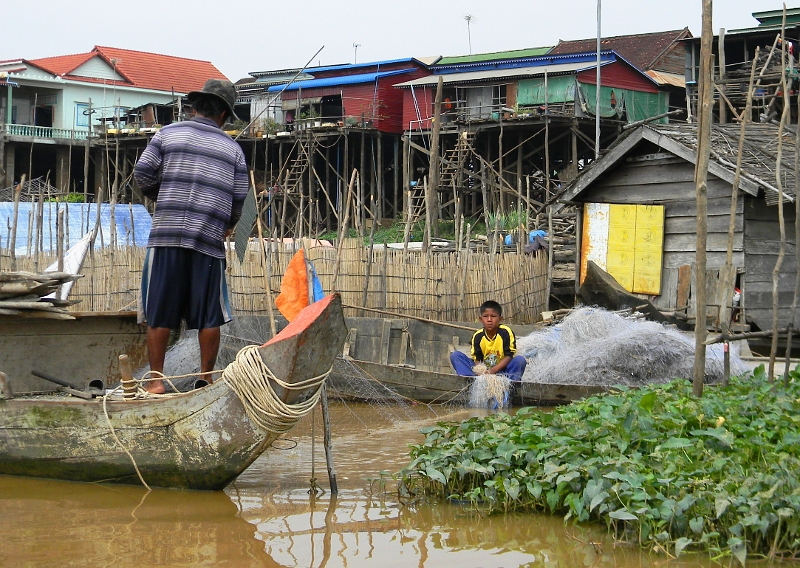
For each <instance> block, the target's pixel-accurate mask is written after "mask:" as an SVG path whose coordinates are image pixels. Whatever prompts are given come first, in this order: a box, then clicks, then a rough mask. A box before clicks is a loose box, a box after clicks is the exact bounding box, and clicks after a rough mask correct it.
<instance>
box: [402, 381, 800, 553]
mask: <svg viewBox="0 0 800 568" xmlns="http://www.w3.org/2000/svg"><path fill="white" fill-rule="evenodd" d="M790 375H791V377H790V378H791V380H790V381H789V384H788V386H786V385H784V384H783V383H782V382H780V383H774V382H769V381H767V379H766V376H765V373H764V370H763V367H760V368H759V369H756V371H755V372H754V373H753V375H752V376H747V377H741V378H737V379H734V380H732V381H731V384H730V386H727V387H722V386H714V387H710V388H708V389H707V390H706V392H705V393H704V395H703V397H702V398H699V399H698V398H694V397H693V396H692V394H691V393H692V385H691V383H690V382H689V381H685V380H676V381H673V382H671V383H669V384H666V385H652V386H649V387H644V388H638V389H633V390H620V391H619V392H614V393H609V394H605V395H601V396H596V397H592V398H589V399H586V400H584V401H581V402H577V403H572V404H570V405H567V406H563V407H559V408H557V409H555V410H553V411H552V412H543V411H540V410H537V409H534V408H524V409H521V410H520V411H519V412H518V413H517V414H516V415H515V416H509V415H507V414H503V413H500V414H496V415H493V416H489V417H487V418H473V419H470V420H467V421H465V422H460V423H440V424H439V425H437V426H433V427H430V428H427V429H426V430H423V432H424V433H426V435H427V439H426V440H425V442H424V443H423V444H420V445H415V446H412V450H411V458H412V460H413V461H412V462H411V463H410V464H409V465H408V466H406V468H405V469H404V470H403V471H402V472H401V475H402V479H403V485H402V490H403V491H406V492H408V493H409V494H411V495H414V496H433V497H439V498H451V499H457V500H463V501H468V502H470V503H472V504H473V506H475V507H478V508H481V509H483V510H486V511H489V512H504V511H510V510H524V511H531V512H546V513H558V514H564V515H565V520H570V519H571V520H575V521H603V522H605V523H606V525H607V526H608V527H609V529H610V530H612V531H614V532H615V533H616V535H617V536H619V537H620V538H623V539H625V540H628V541H632V542H638V543H639V544H640V545H642V546H644V547H647V548H650V549H653V550H655V551H658V552H664V553H667V554H670V555H675V556H680V555H681V554H682V553H685V552H687V551H707V552H708V553H710V554H711V555H712V556H713V557H715V558H722V557H724V556H732V557H734V558H736V559H737V560H738V561H739V562H740V563H741V564H744V563H745V560H746V558H747V556H748V555H752V556H764V557H770V558H775V557H784V558H789V557H792V558H796V557H797V556H798V555H800V533H799V532H798V525H799V524H800V479H798V474H800V385H798V379H800V372H798V370H797V369H796V370H795V371H793V372H792V373H790Z"/></svg>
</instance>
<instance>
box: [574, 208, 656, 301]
mask: <svg viewBox="0 0 800 568" xmlns="http://www.w3.org/2000/svg"><path fill="white" fill-rule="evenodd" d="M583 219H584V222H583V234H582V237H581V239H582V243H585V244H582V245H581V248H583V249H584V250H585V251H586V252H585V253H584V254H582V255H581V282H583V278H584V277H585V276H586V265H587V261H589V260H591V261H592V262H594V263H595V264H597V265H598V266H599V267H600V268H602V269H603V270H605V271H606V272H608V273H609V274H610V275H611V276H613V277H614V279H615V280H616V281H617V282H619V284H620V286H622V287H623V288H625V289H626V290H627V291H628V292H633V293H634V294H649V295H659V294H661V264H662V256H663V250H664V206H663V205H610V204H607V203H587V204H585V205H584V209H583Z"/></svg>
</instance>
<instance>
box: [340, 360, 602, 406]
mask: <svg viewBox="0 0 800 568" xmlns="http://www.w3.org/2000/svg"><path fill="white" fill-rule="evenodd" d="M354 378H355V380H354ZM364 381H369V383H364ZM370 383H371V384H370ZM471 384H472V379H471V378H470V377H460V376H458V375H454V374H447V373H438V372H434V371H423V370H419V369H410V368H404V367H395V366H392V365H382V364H379V363H372V362H369V361H357V360H345V359H342V358H340V359H337V361H336V363H335V364H334V367H333V371H332V373H331V378H330V382H329V388H330V391H331V394H332V396H336V397H339V398H341V399H343V400H348V401H354V402H382V403H385V402H395V403H397V402H417V403H421V404H446V403H459V404H466V403H467V402H468V401H469V398H470V394H469V387H470V385H471ZM607 390H608V389H607V388H606V387H603V386H591V385H566V384H546V383H528V382H523V383H514V390H513V392H512V398H511V402H512V404H513V405H514V406H556V405H559V404H568V403H570V402H572V401H574V400H580V399H582V398H586V397H587V396H591V395H594V394H599V393H601V392H605V391H607ZM487 402H488V401H487Z"/></svg>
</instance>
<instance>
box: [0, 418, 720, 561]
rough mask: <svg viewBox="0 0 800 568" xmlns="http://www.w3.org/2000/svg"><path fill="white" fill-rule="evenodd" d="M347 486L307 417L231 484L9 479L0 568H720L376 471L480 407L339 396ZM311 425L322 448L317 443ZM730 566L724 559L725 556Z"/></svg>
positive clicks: (337, 435)
mask: <svg viewBox="0 0 800 568" xmlns="http://www.w3.org/2000/svg"><path fill="white" fill-rule="evenodd" d="M331 407H332V424H333V433H334V457H335V467H336V470H337V478H338V482H339V495H338V497H337V498H332V497H331V496H330V494H329V493H327V492H326V493H323V494H321V495H319V496H317V497H313V496H311V495H310V494H309V488H310V485H311V484H310V479H311V476H312V458H311V456H312V453H313V455H314V460H313V463H314V474H315V476H316V480H317V483H318V485H319V486H320V487H321V488H324V489H327V488H328V479H327V471H326V468H325V458H324V452H323V448H322V445H321V439H322V431H321V421H320V420H319V418H320V417H319V416H318V415H317V416H316V420H315V421H312V420H311V419H310V418H307V419H304V420H303V421H302V422H301V423H300V424H298V426H297V427H296V428H295V429H294V430H293V431H291V432H289V434H288V435H287V436H285V437H284V438H283V439H281V440H279V441H278V442H277V443H276V444H275V447H274V448H273V449H271V450H269V451H268V452H266V453H265V454H264V455H263V456H262V457H261V458H259V459H258V460H257V461H256V462H255V463H254V464H253V465H252V466H251V467H250V468H249V469H248V470H247V471H246V472H244V474H243V475H242V476H240V478H239V479H238V480H237V481H236V482H235V483H234V484H233V485H231V486H229V487H228V488H227V489H226V490H225V491H217V492H199V491H172V490H163V489H157V490H154V491H152V492H149V493H148V492H146V491H145V490H144V489H143V488H141V487H135V486H121V485H105V484H104V485H95V484H85V483H70V482H61V481H49V480H39V479H30V478H17V477H11V476H0V521H1V522H2V526H3V534H2V535H0V566H12V567H17V566H24V567H32V566H93V567H98V566H109V567H110V566H113V567H128V566H130V567H134V566H136V567H139V566H235V567H240V566H242V567H244V566H246V567H251V566H252V567H256V566H259V567H262V566H263V567H279V566H287V567H294V566H302V567H315V568H316V567H319V568H322V567H325V566H329V567H346V568H358V567H362V566H381V567H418V568H438V567H445V568H449V567H453V568H472V567H475V568H478V567H486V568H490V567H521V566H525V567H527V566H549V567H572V566H585V567H590V566H597V567H606V566H608V567H620V568H633V567H645V566H648V567H649V566H670V567H673V566H674V567H689V566H692V567H695V566H697V567H706V566H716V565H717V564H714V563H712V562H711V561H710V560H708V559H707V557H705V556H703V557H689V558H688V559H687V560H683V559H682V560H681V561H675V560H670V559H667V558H665V557H664V556H658V555H650V554H647V553H645V552H643V551H641V550H639V549H638V548H632V547H628V546H623V545H619V544H615V543H614V541H613V539H612V538H610V537H609V536H608V535H607V534H606V532H605V530H604V528H603V527H600V526H588V527H587V526H582V527H576V526H573V525H571V524H567V525H565V524H564V522H563V521H562V519H561V518H560V517H551V516H542V515H526V514H513V515H495V516H490V517H481V516H479V515H477V514H474V513H471V512H470V511H469V509H468V508H467V507H465V506H461V505H457V504H439V505H411V506H409V505H404V504H402V503H400V502H399V501H398V499H397V493H396V492H395V491H393V489H394V484H393V482H392V481H391V479H390V478H389V477H386V476H383V477H382V476H381V473H380V472H381V471H386V472H395V471H397V470H399V469H400V468H401V467H402V466H403V465H405V464H406V463H407V462H408V444H409V443H419V442H421V441H422V439H423V438H422V435H421V434H419V429H420V428H421V427H423V426H425V425H428V424H431V423H434V422H436V421H437V420H462V419H465V418H468V417H470V416H474V415H477V414H479V413H480V412H481V411H475V410H464V409H458V408H455V409H453V408H450V409H447V408H436V409H430V408H428V407H424V406H402V405H401V406H394V407H393V406H366V405H355V404H343V403H333V404H332V405H331ZM312 433H313V434H315V438H314V439H316V440H318V441H317V442H315V443H312ZM725 564H726V565H727V561H726V562H725Z"/></svg>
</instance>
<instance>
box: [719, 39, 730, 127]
mask: <svg viewBox="0 0 800 568" xmlns="http://www.w3.org/2000/svg"><path fill="white" fill-rule="evenodd" d="M717 61H718V66H719V79H720V83H721V82H722V81H724V80H725V28H720V29H719V41H718V43H717ZM717 89H718V90H719V93H720V95H721V96H720V98H719V123H720V124H725V123H727V122H728V109H727V107H726V106H725V102H726V97H725V85H724V84H719V85H717Z"/></svg>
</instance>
